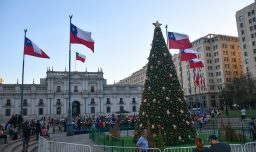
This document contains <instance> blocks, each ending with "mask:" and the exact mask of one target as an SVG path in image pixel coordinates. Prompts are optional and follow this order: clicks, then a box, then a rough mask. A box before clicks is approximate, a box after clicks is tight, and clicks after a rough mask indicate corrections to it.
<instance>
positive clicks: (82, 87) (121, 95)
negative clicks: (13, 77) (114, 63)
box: [0, 70, 143, 122]
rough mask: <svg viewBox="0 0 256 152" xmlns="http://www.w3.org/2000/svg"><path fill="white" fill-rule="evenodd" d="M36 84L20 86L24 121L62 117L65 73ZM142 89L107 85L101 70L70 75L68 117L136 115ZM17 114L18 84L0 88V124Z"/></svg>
mask: <svg viewBox="0 0 256 152" xmlns="http://www.w3.org/2000/svg"><path fill="white" fill-rule="evenodd" d="M46 74H47V76H46V78H42V79H40V84H34V83H33V84H24V87H23V88H24V97H23V102H22V104H23V116H24V118H25V119H33V118H41V117H44V116H46V117H48V116H51V117H59V118H62V117H66V116H67V112H68V106H69V101H68V72H67V71H53V70H48V71H47V72H46ZM142 87H143V86H142V85H129V84H126V85H120V84H111V85H108V84H107V80H106V79H104V77H103V72H102V70H99V71H98V72H87V71H86V72H77V71H75V72H71V101H70V105H71V106H70V107H71V110H72V115H81V116H83V115H87V116H98V115H109V114H112V113H127V114H130V115H134V114H138V111H139V107H140V102H141V95H142ZM20 112H21V84H18V83H17V84H0V122H1V121H7V120H8V119H9V118H10V117H11V116H12V115H13V114H20Z"/></svg>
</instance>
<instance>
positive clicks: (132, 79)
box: [117, 65, 147, 85]
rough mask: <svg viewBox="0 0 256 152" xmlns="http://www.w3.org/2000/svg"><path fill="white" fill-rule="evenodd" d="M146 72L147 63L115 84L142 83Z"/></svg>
mask: <svg viewBox="0 0 256 152" xmlns="http://www.w3.org/2000/svg"><path fill="white" fill-rule="evenodd" d="M146 72H147V65H145V66H144V67H143V68H142V69H140V70H139V71H136V72H134V73H133V74H132V75H131V76H129V77H127V78H124V79H123V80H120V81H119V82H118V83H117V84H140V85H144V83H145V78H146Z"/></svg>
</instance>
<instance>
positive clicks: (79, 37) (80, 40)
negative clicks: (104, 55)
mask: <svg viewBox="0 0 256 152" xmlns="http://www.w3.org/2000/svg"><path fill="white" fill-rule="evenodd" d="M70 43H74V44H83V45H85V46H87V47H88V48H90V49H91V50H92V52H94V41H93V39H92V38H91V32H86V31H83V30H81V29H80V28H78V27H76V26H75V25H73V24H71V25H70Z"/></svg>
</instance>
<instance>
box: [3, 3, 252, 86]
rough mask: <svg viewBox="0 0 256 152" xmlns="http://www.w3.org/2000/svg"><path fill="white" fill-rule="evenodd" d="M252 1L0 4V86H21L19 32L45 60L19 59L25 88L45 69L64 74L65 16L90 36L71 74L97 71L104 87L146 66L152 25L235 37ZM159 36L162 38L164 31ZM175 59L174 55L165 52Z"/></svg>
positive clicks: (195, 34) (192, 34)
mask: <svg viewBox="0 0 256 152" xmlns="http://www.w3.org/2000/svg"><path fill="white" fill-rule="evenodd" d="M253 2H254V0H193V1H192V0H123V1H121V0H105V1H96V0H72V1H68V0H62V1H53V0H44V1H35V0H22V1H18V0H1V1H0V17H1V25H0V26H1V28H0V33H1V36H0V46H1V56H0V57H1V59H0V69H1V70H0V77H2V78H3V79H4V83H7V84H8V83H16V82H17V79H19V83H21V71H22V54H23V47H24V46H23V45H24V29H25V28H27V29H28V32H27V37H28V38H29V39H31V40H32V41H33V42H34V43H36V44H37V45H38V46H39V47H40V48H41V49H43V50H44V51H45V52H46V53H47V54H48V55H49V56H50V58H51V59H50V60H47V59H41V58H35V57H32V56H26V57H25V77H24V82H25V83H32V82H33V79H34V80H35V83H39V81H40V78H44V77H46V69H47V67H49V66H50V67H53V69H54V70H55V71H63V70H64V69H65V67H67V69H68V43H69V17H68V16H69V14H73V16H74V17H73V19H72V23H73V24H74V25H76V26H77V27H79V28H81V29H83V30H86V31H90V32H92V38H93V39H94V41H95V53H92V52H91V51H90V50H89V49H88V48H86V47H85V46H82V45H72V70H75V60H74V57H75V52H76V51H77V52H79V53H82V54H84V55H86V56H87V61H86V63H85V64H84V63H81V62H78V61H77V62H76V71H85V69H86V68H87V71H89V72H96V71H97V70H98V68H102V69H103V72H104V77H105V79H107V81H108V83H109V84H112V83H113V82H114V81H115V82H118V81H119V80H121V79H123V78H125V77H127V76H129V75H131V74H132V73H133V72H135V71H137V70H139V69H140V68H142V67H143V66H144V65H145V64H146V63H147V57H148V55H149V51H150V44H151V42H152V39H153V30H154V26H153V25H152V23H153V22H155V21H156V20H158V21H159V22H160V23H162V24H163V25H166V24H168V26H169V31H174V32H180V33H185V34H188V35H189V36H190V40H191V41H193V40H195V39H198V38H199V37H202V36H205V35H207V34H209V33H213V34H226V35H232V36H237V28H236V19H235V13H236V11H237V10H239V9H241V8H243V7H245V6H247V5H249V4H251V3H253ZM162 31H163V32H165V28H164V26H162ZM170 51H171V53H175V52H176V51H175V50H170Z"/></svg>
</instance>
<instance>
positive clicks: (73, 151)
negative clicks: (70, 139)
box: [38, 136, 92, 152]
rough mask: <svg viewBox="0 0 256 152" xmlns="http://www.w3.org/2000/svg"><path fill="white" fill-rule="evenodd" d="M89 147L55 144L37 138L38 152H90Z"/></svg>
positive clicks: (73, 144)
mask: <svg viewBox="0 0 256 152" xmlns="http://www.w3.org/2000/svg"><path fill="white" fill-rule="evenodd" d="M91 151H92V149H91V146H90V145H83V144H75V143H66V142H57V141H51V140H47V139H45V138H44V137H41V136H40V137H39V143H38V152H91Z"/></svg>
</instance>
